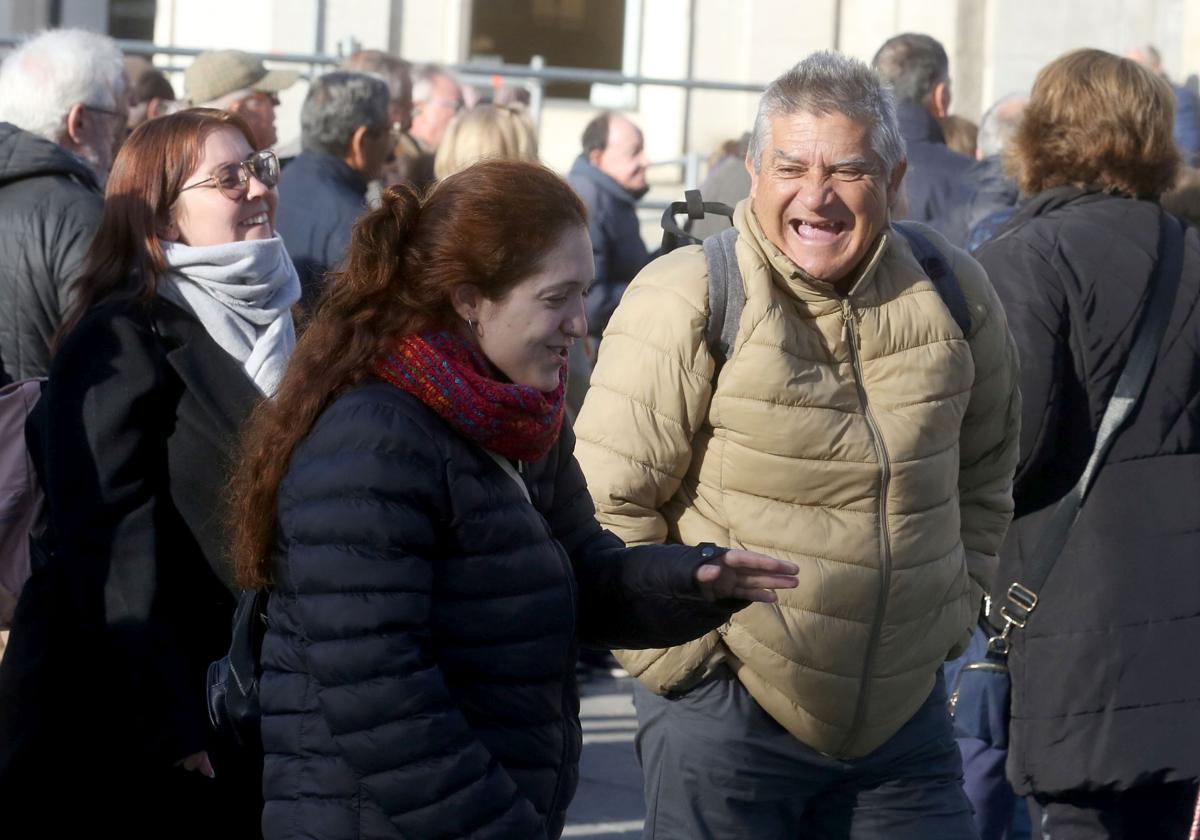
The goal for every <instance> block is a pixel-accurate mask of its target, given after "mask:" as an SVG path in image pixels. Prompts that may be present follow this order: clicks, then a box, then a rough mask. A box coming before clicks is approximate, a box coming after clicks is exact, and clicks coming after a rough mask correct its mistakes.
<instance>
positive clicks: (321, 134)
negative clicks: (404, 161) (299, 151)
mask: <svg viewBox="0 0 1200 840" xmlns="http://www.w3.org/2000/svg"><path fill="white" fill-rule="evenodd" d="M364 125H365V126H366V127H367V128H368V129H370V130H371V131H373V132H380V131H387V129H388V88H387V85H386V84H385V83H384V82H383V80H382V79H378V78H376V77H374V76H368V75H366V74H364V73H344V72H341V71H336V72H333V73H326V74H325V75H324V76H319V77H318V78H316V79H314V80H313V82H312V84H311V85H309V88H308V95H307V96H306V97H305V98H304V106H303V107H302V108H301V109H300V146H301V147H302V148H303V149H304V150H305V151H306V152H324V153H325V154H329V155H335V156H337V157H342V156H344V155H345V154H346V151H347V149H348V148H349V146H350V138H351V137H353V136H354V132H355V131H356V130H357V129H358V127H359V126H364Z"/></svg>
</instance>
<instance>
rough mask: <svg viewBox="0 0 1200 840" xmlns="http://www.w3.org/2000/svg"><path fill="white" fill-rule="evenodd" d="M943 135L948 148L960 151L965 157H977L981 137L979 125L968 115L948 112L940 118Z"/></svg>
mask: <svg viewBox="0 0 1200 840" xmlns="http://www.w3.org/2000/svg"><path fill="white" fill-rule="evenodd" d="M938 126H939V127H940V128H941V129H942V136H944V137H945V138H946V148H947V149H949V150H950V151H952V152H958V153H959V154H960V155H963V156H964V157H969V158H973V157H975V145H976V140H977V138H978V137H979V126H977V125H975V123H973V122H971V121H970V120H969V119H967V118H966V117H960V116H958V115H957V114H947V115H946V116H944V117H942V118H941V119H940V120H938Z"/></svg>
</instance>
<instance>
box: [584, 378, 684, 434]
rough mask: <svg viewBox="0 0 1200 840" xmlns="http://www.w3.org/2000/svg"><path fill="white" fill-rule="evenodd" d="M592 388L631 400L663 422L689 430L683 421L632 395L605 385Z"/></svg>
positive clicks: (597, 384)
mask: <svg viewBox="0 0 1200 840" xmlns="http://www.w3.org/2000/svg"><path fill="white" fill-rule="evenodd" d="M592 388H597V389H599V390H602V391H608V393H610V394H613V395H614V396H618V397H623V398H624V399H627V400H629V402H631V403H633V404H634V405H640V406H641V407H642V408H645V409H646V410H648V411H649V412H650V413H651V414H653V415H654V416H655V417H658V418H659V419H661V420H665V421H667V422H668V423H672V424H674V425H676V426H678V427H679V428H681V429H685V430H686V429H687V426H686V425H685V424H684V423H683V421H681V420H678V419H676V418H674V417H672V416H671V415H669V414H664V413H663V412H662V411H660V410H659V409H657V408H655V407H654V406H652V405H651V404H650V403H648V402H646V401H645V400H641V399H638V398H637V397H635V396H633V395H632V394H627V393H625V392H624V391H618V390H617V389H616V388H610V387H609V386H608V385H605V384H603V383H594V384H592V385H590V386H589V389H592Z"/></svg>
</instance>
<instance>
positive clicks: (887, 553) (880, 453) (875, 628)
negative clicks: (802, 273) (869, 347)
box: [842, 296, 892, 752]
mask: <svg viewBox="0 0 1200 840" xmlns="http://www.w3.org/2000/svg"><path fill="white" fill-rule="evenodd" d="M842 339H843V340H844V341H845V342H846V343H847V345H848V346H849V347H850V366H851V367H852V368H853V369H854V384H855V387H856V388H857V389H858V399H859V401H860V402H861V403H862V406H863V414H864V415H865V416H866V418H867V428H868V429H869V430H870V432H871V443H872V444H873V445H874V447H875V457H877V458H878V459H879V549H880V561H881V562H880V570H879V598H878V601H877V603H876V607H875V616H874V618H873V619H872V621H871V635H870V637H869V638H868V639H867V653H866V656H865V657H864V658H863V668H862V686H861V688H860V689H859V692H858V702H857V705H856V706H855V709H854V721H853V722H852V723H851V724H850V731H849V733H848V734H847V736H846V741H845V743H844V744H843V745H842V752H845V750H847V749H849V747H850V745H851V744H853V743H854V739H855V738H856V737H858V730H859V729H860V728H862V723H863V718H865V717H866V714H867V699H868V697H869V695H870V685H871V669H872V668H873V667H874V665H875V655H876V653H878V650H879V637H880V634H881V632H882V630H883V617H884V614H885V613H886V612H887V596H888V590H889V589H890V588H891V585H892V541H891V535H890V533H889V531H888V521H887V497H888V485H889V484H890V483H891V479H892V465H891V462H890V461H889V460H888V453H887V447H886V446H884V443H883V435H882V433H881V432H880V431H879V423H878V422H877V421H876V419H875V413H874V412H873V411H872V410H871V402H870V400H868V399H867V389H866V386H864V385H863V379H862V360H861V359H860V358H859V348H858V334H857V333H856V332H855V330H854V310H853V308H852V307H851V306H850V298H849V296H847V297H844V298H842Z"/></svg>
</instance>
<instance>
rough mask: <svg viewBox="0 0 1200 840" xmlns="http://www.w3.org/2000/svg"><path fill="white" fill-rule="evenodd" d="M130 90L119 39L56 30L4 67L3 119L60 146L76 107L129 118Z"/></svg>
mask: <svg viewBox="0 0 1200 840" xmlns="http://www.w3.org/2000/svg"><path fill="white" fill-rule="evenodd" d="M125 88H126V81H125V61H124V57H123V56H122V55H121V50H120V49H119V48H118V47H117V43H116V41H114V40H113V39H112V38H109V37H108V36H107V35H98V34H97V33H95V32H86V31H84V30H82V29H52V30H50V31H48V32H42V33H40V34H38V35H36V36H34V37H33V38H30V39H29V40H28V41H26V42H25V43H23V44H21V45H20V46H19V47H17V48H16V49H15V50H14V51H13V52H11V53H9V55H8V57H7V58H5V59H4V63H3V64H0V120H4V121H6V122H10V123H12V124H13V125H15V126H17V127H18V128H22V129H24V130H25V131H28V132H30V133H31V134H36V135H38V136H39V137H44V138H46V139H47V140H50V141H51V142H54V143H58V142H60V141H61V140H62V138H63V134H64V132H65V131H66V127H67V114H68V112H70V110H71V108H72V107H73V106H75V105H91V106H93V107H95V108H103V109H104V110H106V111H117V112H120V113H121V114H124V113H125V110H126V108H127V107H128V105H127V103H126V102H125V101H124V98H125Z"/></svg>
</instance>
